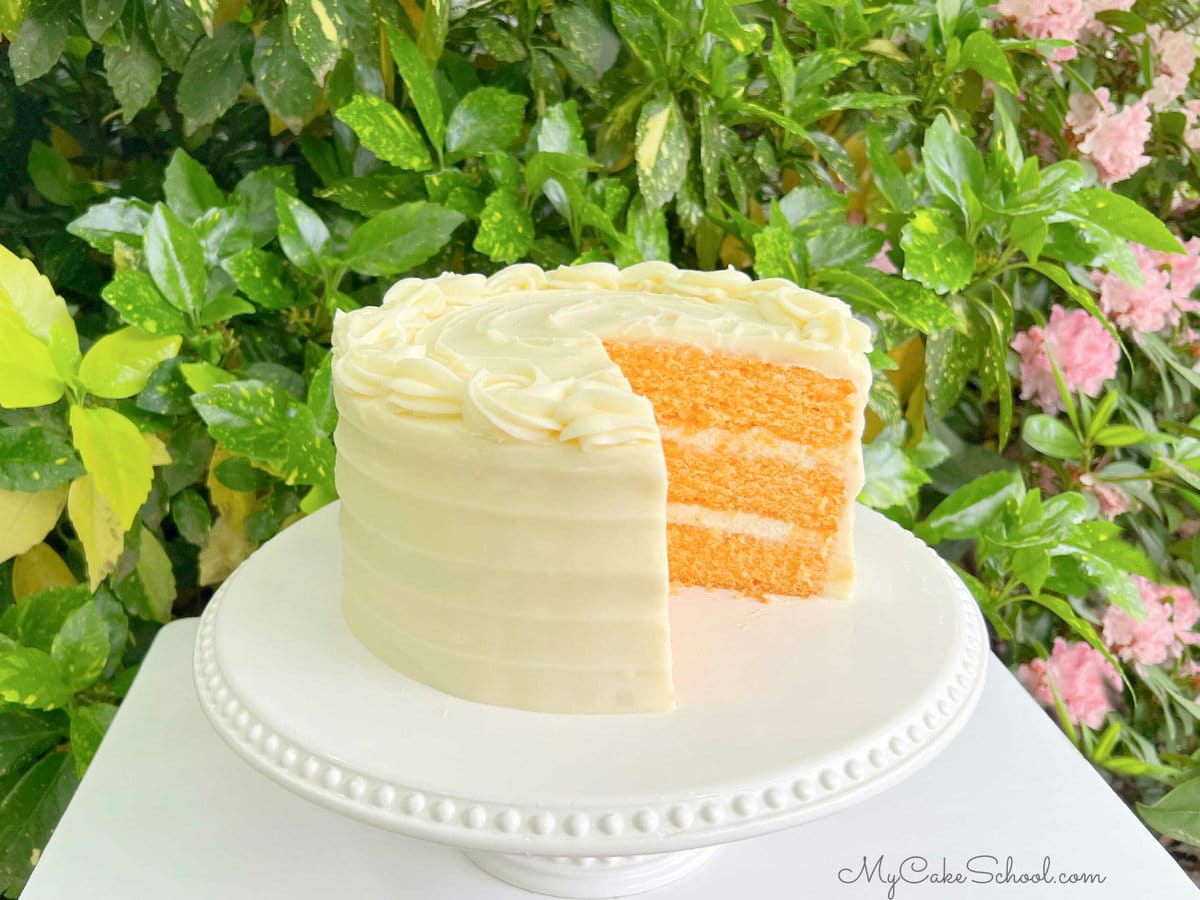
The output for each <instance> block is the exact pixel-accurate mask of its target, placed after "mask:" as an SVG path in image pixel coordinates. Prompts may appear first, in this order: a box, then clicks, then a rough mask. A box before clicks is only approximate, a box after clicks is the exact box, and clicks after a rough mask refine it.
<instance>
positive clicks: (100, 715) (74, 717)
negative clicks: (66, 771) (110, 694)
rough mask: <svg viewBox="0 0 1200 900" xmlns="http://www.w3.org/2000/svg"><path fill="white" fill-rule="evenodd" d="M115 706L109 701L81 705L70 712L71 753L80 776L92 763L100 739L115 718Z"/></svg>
mask: <svg viewBox="0 0 1200 900" xmlns="http://www.w3.org/2000/svg"><path fill="white" fill-rule="evenodd" d="M116 715H117V708H116V707H115V706H113V705H112V704H111V703H95V704H93V705H91V706H81V707H79V709H77V710H75V712H73V713H72V714H71V755H72V756H74V757H75V771H76V773H77V774H78V775H79V777H80V778H82V777H83V773H84V772H86V771H87V768H88V766H89V765H91V763H92V759H93V758H94V757H95V755H96V751H97V750H98V749H99V748H100V741H101V739H102V738H103V737H104V735H105V733H106V732H107V731H108V728H109V726H110V725H112V722H113V719H114V718H116Z"/></svg>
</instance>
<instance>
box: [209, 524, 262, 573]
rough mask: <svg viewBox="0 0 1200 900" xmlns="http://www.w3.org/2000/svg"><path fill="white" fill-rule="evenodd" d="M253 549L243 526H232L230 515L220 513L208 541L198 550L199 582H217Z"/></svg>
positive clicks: (239, 563) (231, 571)
mask: <svg viewBox="0 0 1200 900" xmlns="http://www.w3.org/2000/svg"><path fill="white" fill-rule="evenodd" d="M253 550H254V544H253V543H252V542H251V541H250V538H248V537H246V531H245V529H244V528H240V527H239V528H234V527H233V524H232V522H231V517H229V516H226V515H221V516H218V517H217V521H215V522H214V523H213V527H212V531H210V532H209V534H208V543H207V544H205V545H204V547H202V548H201V550H200V578H199V581H200V584H202V585H209V584H218V583H220V582H222V581H224V580H225V579H226V578H228V577H229V576H230V575H232V574H233V570H234V569H236V568H237V567H238V566H239V565H241V563H242V560H244V559H245V558H246V557H247V556H249V555H250V553H251V551H253Z"/></svg>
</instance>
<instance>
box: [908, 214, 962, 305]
mask: <svg viewBox="0 0 1200 900" xmlns="http://www.w3.org/2000/svg"><path fill="white" fill-rule="evenodd" d="M900 247H901V249H903V250H904V277H905V278H911V279H912V280H914V281H919V282H920V283H921V284H923V285H925V287H927V288H929V289H931V290H934V291H937V292H938V293H939V294H945V293H951V292H954V291H960V290H962V289H963V288H965V287H966V286H967V285H968V284H970V283H971V276H972V275H973V274H974V273H975V250H974V248H973V247H972V246H971V245H970V244H968V243H967V242H966V240H965V239H963V237H962V236H961V235H960V234H959V231H958V226H957V225H956V224H955V222H954V220H953V219H952V218H950V216H948V215H947V214H946V213H944V212H942V211H941V210H940V209H918V210H917V211H916V212H915V213H914V214H913V217H912V219H910V220H909V221H908V223H907V224H906V225H905V226H904V228H903V229H901V231H900Z"/></svg>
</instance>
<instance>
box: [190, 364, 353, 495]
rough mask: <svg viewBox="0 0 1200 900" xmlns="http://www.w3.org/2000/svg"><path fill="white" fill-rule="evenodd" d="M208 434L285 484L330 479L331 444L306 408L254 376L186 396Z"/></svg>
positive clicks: (313, 482) (331, 463)
mask: <svg viewBox="0 0 1200 900" xmlns="http://www.w3.org/2000/svg"><path fill="white" fill-rule="evenodd" d="M192 402H193V404H194V405H195V407H196V410H197V412H199V413H200V417H201V418H202V419H204V421H205V423H206V424H207V425H208V430H209V433H210V434H211V435H212V436H213V437H214V438H216V439H217V440H218V441H220V442H221V443H222V444H224V445H225V446H226V447H228V448H229V449H230V450H231V451H233V452H234V453H239V454H242V455H244V456H247V457H249V458H250V459H252V460H254V461H256V462H259V463H261V464H262V465H264V466H265V467H266V468H267V469H268V470H270V472H271V473H272V474H273V475H275V476H276V477H278V478H281V479H283V480H284V481H286V482H287V483H288V484H323V483H325V482H327V481H331V480H332V478H333V445H332V444H331V443H330V441H329V438H328V437H326V436H325V434H324V433H323V432H322V431H321V429H320V427H319V426H318V425H317V422H316V418H315V417H314V416H313V413H312V410H310V409H309V408H308V407H307V406H305V405H304V404H302V403H300V402H299V401H298V400H297V399H296V398H295V397H293V396H292V395H291V394H289V393H287V392H286V391H282V390H280V389H279V388H275V387H270V386H268V385H266V384H263V383H262V382H259V381H238V382H234V383H233V384H228V385H220V386H218V387H215V388H213V389H212V390H210V391H207V392H205V393H203V394H197V395H196V396H195V397H194V398H193V399H192Z"/></svg>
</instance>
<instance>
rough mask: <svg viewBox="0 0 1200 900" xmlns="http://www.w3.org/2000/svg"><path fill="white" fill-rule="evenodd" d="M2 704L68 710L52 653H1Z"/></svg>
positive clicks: (15, 649) (22, 650)
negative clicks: (51, 656)
mask: <svg viewBox="0 0 1200 900" xmlns="http://www.w3.org/2000/svg"><path fill="white" fill-rule="evenodd" d="M0 700H3V701H4V702H5V703H15V704H17V705H19V706H24V707H25V708H26V709H65V708H66V707H67V705H68V704H69V703H70V702H71V691H70V689H69V688H68V687H67V685H66V682H65V681H64V680H63V676H62V671H61V670H60V669H59V667H58V664H57V663H56V662H55V661H54V660H53V659H51V658H50V654H49V653H47V652H46V651H45V650H38V649H37V648H35V647H21V646H17V647H13V648H12V649H11V650H7V651H5V652H4V653H0ZM3 843H4V842H3V841H0V846H3Z"/></svg>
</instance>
